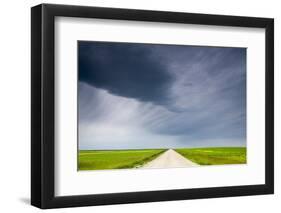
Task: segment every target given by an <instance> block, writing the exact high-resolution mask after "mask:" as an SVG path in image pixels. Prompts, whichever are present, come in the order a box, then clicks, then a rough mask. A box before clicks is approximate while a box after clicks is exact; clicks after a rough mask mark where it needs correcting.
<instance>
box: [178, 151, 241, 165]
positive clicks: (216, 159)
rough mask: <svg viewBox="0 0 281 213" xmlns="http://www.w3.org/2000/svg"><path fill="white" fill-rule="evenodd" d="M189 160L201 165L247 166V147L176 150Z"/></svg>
mask: <svg viewBox="0 0 281 213" xmlns="http://www.w3.org/2000/svg"><path fill="white" fill-rule="evenodd" d="M175 151H177V152H178V153H180V154H181V155H183V156H184V157H186V158H187V159H189V160H191V161H193V162H195V163H197V164H200V165H223V164H245V163H246V148H245V147H218V148H192V149H175Z"/></svg>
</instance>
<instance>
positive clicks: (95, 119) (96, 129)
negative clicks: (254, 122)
mask: <svg viewBox="0 0 281 213" xmlns="http://www.w3.org/2000/svg"><path fill="white" fill-rule="evenodd" d="M78 53H79V58H78V72H79V148H80V149H134V148H158V147H166V148H173V147H201V146H245V145H246V49H245V48H218V47H196V46H183V45H181V46H179V45H155V44H136V43H113V42H86V41H80V42H79V43H78Z"/></svg>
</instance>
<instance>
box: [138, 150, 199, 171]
mask: <svg viewBox="0 0 281 213" xmlns="http://www.w3.org/2000/svg"><path fill="white" fill-rule="evenodd" d="M194 166H199V165H198V164H196V163H194V162H192V161H190V160H188V159H186V158H185V157H183V156H182V155H180V154H179V153H177V152H176V151H174V150H173V149H169V150H167V151H166V152H164V153H163V154H161V155H160V156H158V157H157V158H155V159H154V160H152V161H150V162H148V163H147V164H145V165H144V166H142V167H140V168H155V169H156V168H178V167H194Z"/></svg>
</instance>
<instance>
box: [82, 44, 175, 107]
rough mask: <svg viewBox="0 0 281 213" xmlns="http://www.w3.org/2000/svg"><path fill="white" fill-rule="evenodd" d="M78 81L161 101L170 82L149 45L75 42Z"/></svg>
mask: <svg viewBox="0 0 281 213" xmlns="http://www.w3.org/2000/svg"><path fill="white" fill-rule="evenodd" d="M79 81H81V82H86V83H88V84H89V85H92V86H94V87H96V88H101V89H105V90H107V91H108V92H110V93H112V94H115V95H119V96H123V97H128V98H135V99H138V100H140V101H147V102H153V103H155V104H165V103H166V102H168V101H169V98H170V97H169V93H168V92H167V91H168V90H169V88H170V85H171V84H172V83H173V75H172V74H171V73H169V72H168V70H167V67H166V66H165V63H164V62H163V59H162V58H161V57H156V56H155V55H153V54H152V47H151V45H138V44H127V43H104V42H94V43H93V42H85V41H80V42H79Z"/></svg>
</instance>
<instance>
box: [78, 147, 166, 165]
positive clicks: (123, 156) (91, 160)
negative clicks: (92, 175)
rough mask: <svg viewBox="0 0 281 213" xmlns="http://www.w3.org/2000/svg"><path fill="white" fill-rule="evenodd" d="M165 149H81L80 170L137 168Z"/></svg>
mask: <svg viewBox="0 0 281 213" xmlns="http://www.w3.org/2000/svg"><path fill="white" fill-rule="evenodd" d="M164 151H165V150H164V149H141V150H110V151H95V150H80V151H79V162H78V170H103V169H126V168H136V167H140V166H142V165H143V164H145V163H147V162H149V161H151V160H153V159H154V158H156V157H157V156H159V155H160V154H161V153H163V152H164Z"/></svg>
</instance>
